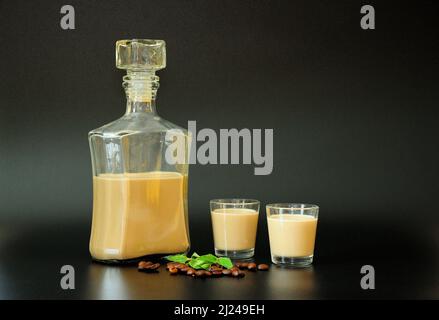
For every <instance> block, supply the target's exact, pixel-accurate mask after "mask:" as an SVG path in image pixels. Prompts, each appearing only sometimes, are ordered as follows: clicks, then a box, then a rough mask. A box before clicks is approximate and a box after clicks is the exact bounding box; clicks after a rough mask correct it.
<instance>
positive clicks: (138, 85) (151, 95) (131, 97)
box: [122, 70, 159, 114]
mask: <svg viewBox="0 0 439 320" xmlns="http://www.w3.org/2000/svg"><path fill="white" fill-rule="evenodd" d="M122 87H123V88H124V89H125V93H126V96H127V109H126V114H129V113H152V114H155V113H156V105H155V101H156V96H157V89H158V87H159V77H157V76H156V75H155V71H154V70H142V71H133V70H128V71H127V75H126V76H124V77H123V84H122Z"/></svg>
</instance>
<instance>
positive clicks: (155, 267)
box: [149, 263, 160, 270]
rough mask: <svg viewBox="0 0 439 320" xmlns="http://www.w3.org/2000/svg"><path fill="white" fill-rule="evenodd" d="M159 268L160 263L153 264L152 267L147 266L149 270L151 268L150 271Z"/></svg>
mask: <svg viewBox="0 0 439 320" xmlns="http://www.w3.org/2000/svg"><path fill="white" fill-rule="evenodd" d="M159 267H160V263H154V264H152V265H150V266H149V268H151V269H152V270H156V269H158V268H159Z"/></svg>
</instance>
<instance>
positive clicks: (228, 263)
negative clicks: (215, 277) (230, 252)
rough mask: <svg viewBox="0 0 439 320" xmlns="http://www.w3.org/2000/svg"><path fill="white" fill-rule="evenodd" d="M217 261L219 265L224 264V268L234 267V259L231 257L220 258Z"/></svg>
mask: <svg viewBox="0 0 439 320" xmlns="http://www.w3.org/2000/svg"><path fill="white" fill-rule="evenodd" d="M217 263H218V264H219V265H222V266H223V267H224V268H227V269H231V268H232V267H233V263H232V260H230V259H229V258H226V257H221V258H218V262H217Z"/></svg>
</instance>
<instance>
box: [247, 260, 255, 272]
mask: <svg viewBox="0 0 439 320" xmlns="http://www.w3.org/2000/svg"><path fill="white" fill-rule="evenodd" d="M247 269H248V270H250V271H256V263H254V262H251V263H249V264H248V266H247Z"/></svg>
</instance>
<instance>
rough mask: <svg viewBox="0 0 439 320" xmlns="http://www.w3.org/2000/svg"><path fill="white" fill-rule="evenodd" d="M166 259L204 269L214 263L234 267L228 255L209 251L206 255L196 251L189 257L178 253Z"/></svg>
mask: <svg viewBox="0 0 439 320" xmlns="http://www.w3.org/2000/svg"><path fill="white" fill-rule="evenodd" d="M165 259H167V260H168V261H172V262H178V263H184V264H186V265H188V266H190V267H191V268H194V269H196V270H199V269H204V270H208V269H209V268H210V267H211V266H212V265H213V264H219V265H221V266H223V267H224V268H227V269H231V268H232V267H233V263H232V260H230V259H229V258H227V257H219V258H218V257H216V256H215V255H213V254H211V253H209V254H204V255H201V256H200V255H199V254H197V253H196V252H194V253H193V254H192V256H191V257H190V258H188V257H187V256H186V255H184V254H176V255H171V256H166V257H165Z"/></svg>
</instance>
